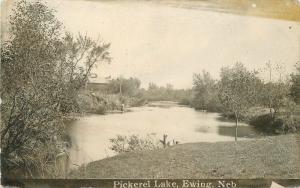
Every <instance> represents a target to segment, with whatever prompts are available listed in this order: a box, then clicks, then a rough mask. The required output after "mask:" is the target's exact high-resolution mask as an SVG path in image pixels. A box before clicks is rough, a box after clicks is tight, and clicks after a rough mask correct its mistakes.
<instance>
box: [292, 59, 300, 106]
mask: <svg viewBox="0 0 300 188" xmlns="http://www.w3.org/2000/svg"><path fill="white" fill-rule="evenodd" d="M296 69H297V72H296V73H295V74H292V75H291V78H292V86H291V96H292V97H293V99H294V101H295V102H296V103H297V104H300V63H297V64H296Z"/></svg>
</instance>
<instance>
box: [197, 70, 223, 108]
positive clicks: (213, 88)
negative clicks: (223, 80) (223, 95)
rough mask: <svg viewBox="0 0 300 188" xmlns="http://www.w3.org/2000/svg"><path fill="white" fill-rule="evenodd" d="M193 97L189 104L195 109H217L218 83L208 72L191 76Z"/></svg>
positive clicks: (218, 103)
mask: <svg viewBox="0 0 300 188" xmlns="http://www.w3.org/2000/svg"><path fill="white" fill-rule="evenodd" d="M193 85H194V87H193V98H192V102H191V105H192V107H194V108H196V109H202V110H208V111H219V110H220V101H219V98H218V85H217V82H216V80H214V79H213V78H212V77H211V75H210V74H209V72H206V71H204V70H203V71H202V74H194V76H193Z"/></svg>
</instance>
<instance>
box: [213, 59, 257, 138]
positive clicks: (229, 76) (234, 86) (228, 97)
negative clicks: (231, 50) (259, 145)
mask: <svg viewBox="0 0 300 188" xmlns="http://www.w3.org/2000/svg"><path fill="white" fill-rule="evenodd" d="M259 84H260V80H259V79H258V78H257V76H256V73H255V72H250V71H248V70H247V69H246V68H245V67H244V66H243V64H241V63H236V64H235V65H234V67H232V68H230V67H225V68H222V70H221V80H220V92H219V97H220V101H221V103H222V105H223V106H224V109H225V110H227V111H228V112H231V113H233V114H234V116H235V119H236V137H235V139H237V126H238V121H239V119H240V116H241V114H242V113H245V112H246V111H247V110H248V109H249V108H250V107H252V106H254V105H255V104H256V103H257V91H256V88H257V86H258V85H259Z"/></svg>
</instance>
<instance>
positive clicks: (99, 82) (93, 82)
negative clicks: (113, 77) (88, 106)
mask: <svg viewBox="0 0 300 188" xmlns="http://www.w3.org/2000/svg"><path fill="white" fill-rule="evenodd" d="M109 81H110V77H102V78H101V77H97V76H95V77H89V79H88V81H87V83H86V87H85V89H86V90H89V91H92V92H102V93H106V92H107V90H108V83H109Z"/></svg>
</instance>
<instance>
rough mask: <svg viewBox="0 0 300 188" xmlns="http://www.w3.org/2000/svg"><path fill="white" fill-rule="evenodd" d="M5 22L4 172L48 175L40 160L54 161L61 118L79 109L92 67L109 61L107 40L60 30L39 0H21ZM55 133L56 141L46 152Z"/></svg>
mask: <svg viewBox="0 0 300 188" xmlns="http://www.w3.org/2000/svg"><path fill="white" fill-rule="evenodd" d="M9 23H10V27H9V28H10V30H9V34H10V38H9V40H8V41H5V42H4V43H3V45H2V48H1V58H2V61H1V87H2V89H1V96H2V99H3V104H2V105H1V115H2V118H1V143H2V148H1V149H2V159H3V160H2V162H3V163H2V164H3V166H4V168H5V169H6V171H8V170H10V169H18V170H21V171H24V173H26V174H25V176H26V175H28V176H31V177H32V176H35V175H36V176H46V174H45V172H46V171H47V170H43V171H42V172H41V168H40V165H39V164H41V163H45V164H47V165H48V164H49V165H50V164H52V165H54V163H55V160H56V155H58V154H59V150H57V149H55V148H57V147H59V146H58V145H59V143H61V142H62V139H61V138H62V136H63V135H64V123H63V120H64V118H65V117H67V116H68V114H69V113H70V112H74V111H77V110H78V105H77V103H76V98H77V95H78V92H79V90H80V88H81V87H82V86H84V84H85V82H86V80H87V77H88V75H89V73H90V71H91V69H92V68H93V67H94V66H95V65H96V64H97V63H99V62H102V61H106V60H109V54H108V51H107V50H108V48H109V44H104V43H97V42H95V41H93V40H92V39H90V38H89V37H86V36H81V35H79V36H78V37H76V38H74V37H73V36H72V35H71V34H68V33H64V32H63V30H62V24H61V23H60V22H59V21H58V20H57V19H56V18H55V15H54V10H52V9H49V8H48V7H47V5H46V4H44V3H42V2H40V1H34V2H27V1H26V0H21V1H19V2H18V3H17V4H16V7H15V9H14V10H13V14H12V16H11V17H10V21H9ZM53 137H56V138H57V139H56V140H57V141H56V143H57V144H54V146H53V147H51V148H52V149H51V148H50V149H51V150H50V151H48V150H47V149H45V148H48V149H49V145H48V144H49V143H51V140H53ZM41 160H42V161H41ZM32 163H34V164H32ZM49 173H50V172H49ZM7 174H8V173H7ZM22 175H24V174H22ZM48 175H49V174H48Z"/></svg>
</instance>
